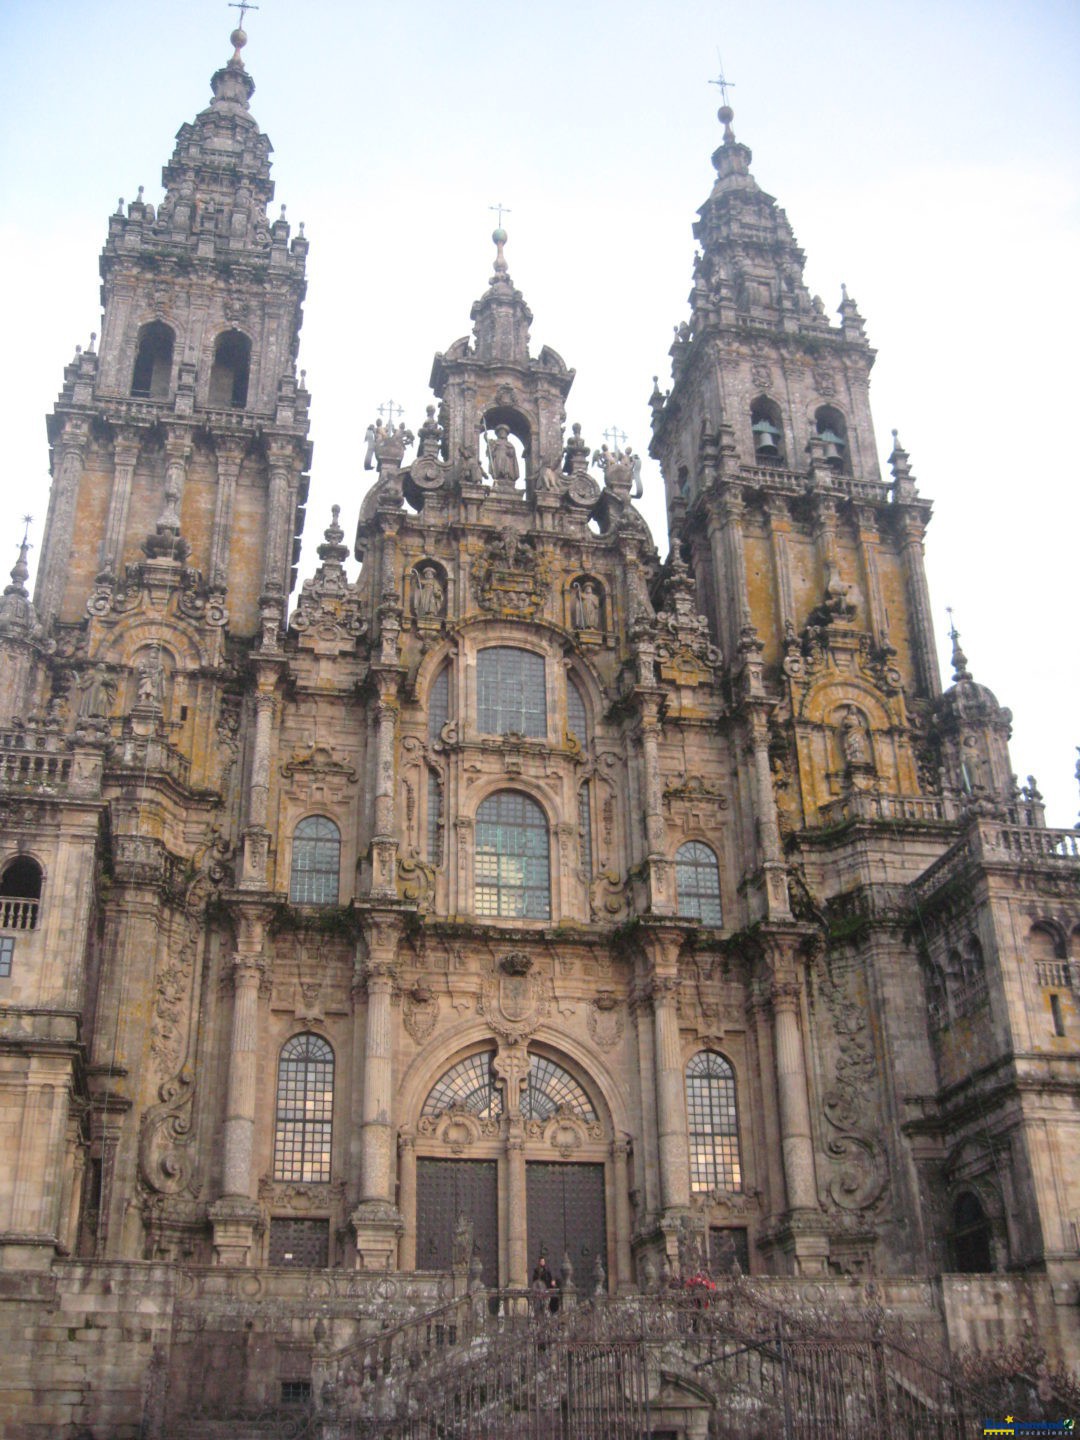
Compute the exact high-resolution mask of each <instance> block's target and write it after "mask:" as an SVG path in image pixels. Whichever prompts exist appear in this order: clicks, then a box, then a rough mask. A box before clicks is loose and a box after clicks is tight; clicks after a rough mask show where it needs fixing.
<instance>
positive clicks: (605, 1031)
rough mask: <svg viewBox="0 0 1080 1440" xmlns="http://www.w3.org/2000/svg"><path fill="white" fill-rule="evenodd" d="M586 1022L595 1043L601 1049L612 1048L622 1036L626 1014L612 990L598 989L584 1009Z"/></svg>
mask: <svg viewBox="0 0 1080 1440" xmlns="http://www.w3.org/2000/svg"><path fill="white" fill-rule="evenodd" d="M586 1023H587V1024H588V1027H589V1034H590V1036H591V1037H592V1040H593V1043H594V1044H595V1045H598V1046H599V1047H600V1049H601V1050H612V1049H614V1047H615V1046H616V1045H617V1044H618V1043H619V1041H620V1040H621V1039H622V1037H623V1030H624V1029H625V1027H626V1015H625V1009H624V1007H623V1006H622V1005H621V1004H620V1003H619V999H618V997H617V996H616V995H615V993H614V992H613V991H611V990H601V991H600V993H599V994H598V995H597V996H596V997H595V999H594V1000H593V1002H592V1004H591V1005H590V1006H589V1008H588V1010H587V1011H586Z"/></svg>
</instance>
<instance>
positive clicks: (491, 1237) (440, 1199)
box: [416, 1158, 607, 1291]
mask: <svg viewBox="0 0 1080 1440" xmlns="http://www.w3.org/2000/svg"><path fill="white" fill-rule="evenodd" d="M525 1190H526V1203H527V1214H526V1225H527V1235H528V1241H527V1246H528V1248H527V1254H528V1271H529V1275H530V1276H531V1275H532V1272H533V1270H534V1269H535V1267H536V1262H537V1260H538V1259H539V1258H540V1255H541V1254H544V1255H546V1256H547V1260H548V1266H549V1268H550V1269H551V1270H553V1271H554V1273H555V1274H556V1275H562V1271H563V1264H564V1262H563V1257H564V1255H569V1257H570V1260H571V1263H572V1265H573V1275H574V1283H575V1285H577V1287H578V1288H579V1289H581V1290H589V1291H591V1290H592V1289H593V1287H594V1285H595V1283H596V1258H597V1256H598V1255H599V1256H600V1259H601V1263H602V1264H603V1266H604V1269H605V1271H606V1269H607V1224H606V1219H605V1210H604V1166H603V1165H602V1164H584V1165H580V1164H572V1163H568V1162H566V1163H559V1162H550V1161H542V1160H537V1161H531V1160H530V1161H529V1162H528V1163H527V1164H526V1166H525ZM459 1215H465V1216H466V1217H467V1218H468V1220H469V1221H470V1222H471V1224H472V1233H473V1247H474V1253H475V1254H476V1255H478V1256H479V1259H480V1272H481V1276H482V1278H483V1281H484V1284H485V1285H487V1286H489V1287H495V1286H497V1285H498V1284H499V1180H498V1164H497V1162H496V1161H494V1160H451V1159H446V1160H443V1159H428V1158H419V1159H418V1160H417V1162H416V1265H417V1269H419V1270H449V1269H450V1267H451V1265H452V1263H453V1246H454V1230H455V1227H456V1225H457V1220H458V1216H459Z"/></svg>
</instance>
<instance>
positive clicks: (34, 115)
mask: <svg viewBox="0 0 1080 1440" xmlns="http://www.w3.org/2000/svg"><path fill="white" fill-rule="evenodd" d="M236 13H237V12H236V11H235V10H230V9H227V8H226V6H225V5H224V4H222V3H219V0H183V3H177V0H159V3H158V4H157V5H155V6H151V5H148V4H138V5H137V4H135V3H134V0H62V3H59V4H54V5H52V6H49V7H46V6H44V5H41V4H40V3H35V4H31V3H29V0H8V3H7V5H6V6H4V7H3V12H2V14H0V55H2V57H3V58H2V59H0V76H2V80H3V96H4V117H5V118H4V121H3V127H2V130H3V133H2V149H0V196H2V200H0V242H2V247H3V249H2V253H3V254H5V255H6V256H7V262H6V263H7V286H6V289H7V302H6V306H5V311H6V322H7V323H6V325H5V327H4V328H5V331H6V334H5V336H4V340H3V345H2V348H0V355H2V360H0V366H2V367H3V395H4V397H5V399H6V402H7V407H8V421H7V426H6V430H7V445H6V447H5V452H6V455H7V460H6V462H5V466H6V483H5V484H4V486H3V487H2V491H0V556H2V555H3V554H6V553H10V555H11V558H12V561H13V560H14V557H15V551H14V548H13V547H14V543H15V541H16V540H17V538H18V533H19V532H20V530H21V526H20V525H19V524H18V519H17V517H18V516H19V515H21V514H22V513H23V512H24V511H25V510H30V511H31V512H32V513H33V514H34V515H35V516H36V517H37V518H38V520H39V522H40V520H42V519H43V518H44V514H45V507H46V503H47V493H48V454H47V447H46V440H45V427H44V421H43V417H44V415H45V413H46V411H47V410H49V409H50V408H51V406H52V404H53V402H54V400H55V397H56V393H57V391H58V390H59V387H60V383H61V379H62V371H63V366H64V364H65V363H66V362H67V361H68V360H69V359H70V358H71V355H72V354H73V352H74V347H75V345H76V344H83V345H85V344H86V343H87V340H88V338H89V334H90V332H91V331H92V330H98V329H100V311H99V303H98V278H97V258H98V254H99V252H100V250H101V246H102V243H103V240H104V236H105V230H106V222H107V217H108V214H109V212H110V211H111V210H112V209H114V208H115V206H116V201H117V197H118V196H121V195H122V196H124V198H125V199H131V198H133V196H134V194H135V191H136V188H137V186H138V185H140V184H143V185H145V186H146V198H147V199H148V200H150V201H151V202H153V203H155V204H156V203H158V201H159V200H160V198H161V185H160V175H161V167H162V165H163V164H164V163H165V161H166V160H167V159H168V157H169V154H170V153H171V150H172V142H173V136H174V135H175V133H176V131H177V129H178V128H179V126H180V125H181V124H182V123H183V122H184V121H186V120H189V119H191V118H193V117H194V115H195V114H196V112H197V111H198V110H200V109H202V108H203V106H204V105H205V104H206V103H207V101H208V99H209V84H208V82H209V77H210V75H211V74H212V72H213V71H214V69H216V68H217V67H218V66H219V65H221V64H223V63H224V62H225V60H226V59H227V58H228V56H229V54H230V53H231V51H230V47H229V45H228V38H227V37H228V32H229V30H230V29H231V27H232V25H233V24H234V23H235V20H236ZM247 30H248V33H249V35H250V43H249V45H248V47H247V49H246V51H245V61H246V63H247V67H248V70H249V71H250V73H251V74H252V76H253V77H254V79H255V81H256V85H257V90H256V93H255V97H254V100H253V102H252V111H253V113H254V115H255V117H256V119H257V120H258V121H259V123H260V125H261V126H262V128H263V129H264V130H265V131H266V132H267V133H268V134H269V135H270V137H271V140H272V141H273V144H274V177H275V179H276V182H277V195H276V200H275V210H276V205H277V203H279V202H284V203H286V204H287V206H288V215H289V218H290V220H291V221H292V222H293V223H294V224H295V223H296V222H298V221H300V220H303V221H305V222H306V233H307V235H308V237H309V239H310V241H311V253H310V256H309V260H308V273H309V280H310V284H309V292H308V300H307V305H306V318H305V322H304V328H303V333H302V340H301V364H302V365H303V367H304V368H305V369H306V370H307V372H308V386H309V388H310V390H311V392H312V435H313V438H314V442H315V461H314V468H313V484H312V490H311V502H310V505H309V510H308V524H307V532H306V539H305V548H304V555H303V559H302V562H301V575H304V574H308V573H310V572H311V570H312V569H313V568H314V566H315V564H316V563H317V560H316V557H315V553H314V552H315V545H316V544H317V543H318V541H319V540H320V539H321V532H322V529H323V527H324V526H325V525H326V524H327V523H328V520H329V507H330V505H331V504H332V503H333V502H334V501H337V502H339V503H340V504H341V506H342V511H343V513H342V521H343V523H344V524H345V527H346V531H347V532H348V535H349V538H350V539H351V537H352V532H353V529H354V528H355V522H356V512H357V510H358V508H359V504H360V500H361V497H362V495H363V492H364V490H365V488H366V486H367V484H368V482H369V480H370V476H368V475H365V474H364V472H363V471H362V469H361V459H362V437H363V433H364V429H365V427H366V425H367V423H368V421H369V419H371V418H373V416H374V413H375V409H376V407H377V406H378V404H379V403H380V402H383V401H386V400H388V399H390V398H393V399H394V400H395V401H397V402H399V403H402V404H404V406H405V418H406V420H407V421H408V422H409V424H410V425H411V426H412V428H413V429H415V428H416V427H417V425H418V424H419V422H420V421H421V420H422V418H423V412H424V406H425V404H426V403H427V401H428V399H429V398H430V397H429V392H428V389H427V382H428V378H429V375H430V369H431V358H432V356H433V355H434V353H435V352H436V351H438V350H445V349H446V348H447V346H448V345H449V344H450V343H451V342H452V341H453V340H455V339H456V338H457V337H458V336H460V335H464V334H466V333H467V331H468V330H469V328H470V327H469V307H470V305H471V303H472V301H473V300H474V299H475V298H476V297H477V296H478V295H480V294H481V293H482V292H483V290H484V289H485V288H486V284H487V279H488V276H489V275H490V273H491V261H492V258H493V250H492V246H491V243H490V239H489V236H490V232H491V228H492V225H493V223H494V216H493V215H492V214H491V213H490V211H489V208H488V207H489V206H491V205H494V204H495V203H497V202H499V201H502V202H503V203H504V204H505V205H506V206H508V207H510V213H509V214H508V215H507V216H506V217H505V221H504V223H505V225H506V228H507V230H508V231H509V234H510V243H509V245H508V246H507V259H508V261H509V264H510V271H511V274H512V276H513V279H514V282H515V284H516V285H517V286H518V287H519V288H520V289H521V290H522V291H523V292H524V294H525V297H526V299H527V300H528V302H529V304H530V306H531V307H532V310H533V312H534V315H535V320H534V323H533V330H532V335H533V343H532V350H533V353H534V354H536V353H538V352H539V349H540V348H541V346H542V345H544V344H549V345H551V346H553V347H554V348H555V349H556V350H558V351H559V352H560V354H562V356H563V357H564V359H565V360H566V362H567V363H568V364H569V365H572V366H574V367H575V368H576V370H577V380H576V382H575V385H574V389H573V391H572V393H571V396H570V400H569V404H568V419H569V420H570V421H574V420H579V421H581V423H582V426H583V428H584V434H585V436H586V438H587V439H588V440H589V441H591V442H592V443H593V444H598V443H599V442H600V438H601V435H602V432H603V431H604V430H605V429H606V428H608V427H609V426H612V425H617V426H619V427H620V428H622V429H623V430H625V431H626V432H627V434H628V435H629V437H630V442H631V444H633V445H634V447H635V448H640V449H642V450H645V449H646V448H647V445H648V430H647V424H648V407H647V403H646V402H647V399H648V395H649V392H650V390H651V386H652V381H651V377H652V376H653V375H654V374H656V373H659V375H660V376H661V383H662V384H663V385H666V384H667V383H669V378H668V377H669V376H670V369H669V365H670V362H669V360H668V357H667V348H668V345H669V343H670V339H671V333H672V327H673V325H675V324H676V323H677V322H679V321H681V320H683V319H684V318H686V314H687V305H686V297H687V294H688V292H689V289H690V277H691V264H692V258H693V252H694V245H693V239H692V236H691V231H690V227H691V223H692V221H693V219H694V213H695V211H696V209H697V207H698V206H699V205H700V204H701V203H702V201H703V200H704V199H705V198H706V196H707V195H708V192H709V188H710V185H711V181H712V177H713V171H712V167H711V164H710V161H709V156H710V154H711V152H712V150H713V148H714V147H715V145H716V144H717V143H718V141H719V139H720V127H719V125H718V124H717V121H716V106H717V103H718V98H719V97H718V95H717V91H716V89H715V87H710V86H709V85H708V83H707V82H708V80H709V78H710V77H712V76H715V74H716V73H717V52H718V51H719V53H720V54H721V55H722V56H723V61H724V66H725V69H726V71H727V75H728V77H729V78H730V79H731V80H732V81H733V82H734V84H735V89H734V90H733V91H732V94H731V100H732V103H733V105H734V107H735V131H736V134H737V135H738V138H739V139H740V140H742V141H744V142H745V143H746V144H748V145H750V146H751V147H752V149H753V151H754V162H753V171H754V174H755V175H756V177H757V179H758V181H759V183H760V184H761V185H762V186H763V188H764V189H765V190H767V191H768V192H769V193H770V194H773V195H775V196H776V197H777V199H778V200H779V202H780V203H781V204H782V205H783V206H784V207H785V209H786V210H787V212H788V215H789V217H790V219H791V222H792V224H793V226H794V229H795V233H796V235H797V236H798V239H799V242H800V244H801V245H802V247H803V249H804V250H805V251H806V254H807V261H808V263H807V281H808V284H809V285H810V288H811V290H812V291H819V292H820V293H821V295H822V296H823V298H824V299H825V302H826V306H827V309H828V310H829V311H830V313H831V312H833V311H834V310H835V308H836V305H837V304H838V303H839V298H840V284H841V281H844V282H846V283H847V286H848V289H849V291H850V292H851V294H852V295H853V296H854V298H855V299H856V300H857V301H858V303H859V306H860V309H861V310H862V313H863V315H864V316H865V317H866V322H867V330H868V333H869V336H870V340H871V343H872V344H873V345H874V346H875V347H876V348H877V350H878V352H879V359H878V362H877V365H876V367H875V370H874V379H873V389H872V398H873V403H874V416H875V423H876V426H877V437H878V449H879V452H880V455H881V457H882V462H883V470H884V469H885V467H884V458H885V457H886V456H887V455H888V453H889V450H890V448H891V447H890V433H889V432H890V430H891V429H892V427H893V426H897V427H899V430H900V436H901V439H902V441H903V443H904V445H905V446H906V448H907V449H908V450H909V451H910V452H911V457H912V465H913V468H914V471H915V474H916V476H917V478H918V482H919V485H920V488H921V490H922V492H923V493H924V494H925V495H929V496H931V497H932V498H933V499H934V501H935V518H934V520H933V523H932V524H931V527H930V535H929V545H928V567H929V575H930V586H931V596H932V600H933V605H934V614H935V619H936V621H937V624H938V633H939V636H940V637H941V643H942V655H943V661H942V664H943V673H944V677H945V679H946V681H947V680H948V677H949V672H948V670H947V669H946V668H945V666H946V662H947V659H948V644H947V629H948V619H947V616H946V613H945V607H946V605H950V604H951V605H952V606H953V607H954V609H955V613H956V619H957V624H958V626H959V628H960V630H961V633H962V637H963V643H964V648H965V650H966V652H967V654H968V657H969V660H970V663H971V669H972V673H973V674H974V675H975V676H976V678H978V679H979V680H981V681H983V682H984V683H986V684H988V685H990V686H991V687H992V689H993V690H994V691H995V692H996V693H997V695H998V698H999V699H1000V700H1001V701H1002V703H1003V704H1006V705H1009V706H1010V707H1011V708H1012V710H1013V713H1014V716H1015V733H1014V737H1013V742H1012V756H1013V764H1014V767H1015V769H1016V770H1017V771H1018V772H1019V773H1020V775H1021V777H1023V776H1024V775H1026V774H1027V773H1028V772H1034V773H1035V775H1036V776H1037V777H1038V780H1039V784H1040V788H1041V789H1042V791H1043V792H1044V794H1045V795H1046V797H1047V801H1048V804H1049V819H1050V823H1051V824H1057V825H1071V824H1073V823H1074V822H1075V821H1076V818H1077V803H1078V802H1077V788H1076V782H1075V780H1074V778H1073V767H1074V765H1075V762H1076V752H1075V747H1076V745H1077V744H1080V721H1078V719H1077V709H1078V703H1077V702H1078V700H1080V665H1078V661H1077V653H1078V645H1077V637H1076V618H1075V617H1076V609H1077V607H1076V594H1077V589H1078V573H1077V569H1078V567H1077V543H1078V535H1080V524H1078V522H1080V500H1078V489H1080V473H1078V471H1080V466H1078V464H1077V444H1078V442H1077V429H1078V423H1077V417H1078V414H1080V404H1078V400H1077V391H1078V380H1080V373H1078V372H1080V362H1078V359H1077V355H1078V337H1080V283H1078V271H1080V203H1078V195H1080V184H1078V179H1080V175H1078V161H1077V156H1078V155H1080V101H1078V94H1080V90H1078V85H1077V77H1078V75H1080V7H1078V6H1077V5H1076V4H1075V0H1061V3H1057V0H1027V3H1024V4H1020V3H1011V4H1004V3H999V0H968V3H966V4H961V3H953V0H934V3H924V0H904V3H902V4H901V3H894V0H831V3H817V4H814V3H805V0H804V3H802V4H795V3H784V0H740V3H715V0H714V3H710V4H705V3H695V0H668V3H667V4H665V5H646V4H644V3H642V0H622V3H620V4H618V5H616V4H614V3H611V0H607V3H596V0H574V3H567V0H546V3H544V4H542V5H540V4H538V5H535V6H528V7H526V6H522V5H513V4H504V5H501V6H500V5H492V4H490V3H484V4H481V3H477V0H457V3H453V4H447V3H441V4H434V3H426V0H398V3H397V4H395V5H393V6H391V5H386V4H383V5H378V6H376V5H364V4H348V5H345V4H334V3H331V0H304V3H297V0H293V3H292V4H291V5H286V4H283V3H281V0H277V3H275V0H264V3H263V5H262V7H261V8H260V9H259V10H258V11H257V12H255V13H252V14H250V15H249V16H248V19H247ZM886 473H887V472H886ZM645 481H646V501H645V503H644V508H645V511H646V515H647V518H648V519H649V521H650V523H651V524H652V526H653V533H654V535H655V537H656V541H657V545H658V547H659V548H660V551H661V554H665V553H666V551H667V537H666V530H665V525H664V519H663V505H662V496H661V487H660V479H659V475H658V473H657V472H656V470H655V467H654V466H652V465H651V464H647V465H646V470H645ZM39 528H40V527H39ZM5 537H7V538H5ZM8 544H10V545H11V546H12V548H11V549H10V551H5V550H4V549H3V547H4V546H6V545H8ZM4 568H5V569H6V564H5V566H4ZM1070 616H1071V617H1072V619H1071V623H1070Z"/></svg>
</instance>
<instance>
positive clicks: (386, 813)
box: [371, 698, 398, 900]
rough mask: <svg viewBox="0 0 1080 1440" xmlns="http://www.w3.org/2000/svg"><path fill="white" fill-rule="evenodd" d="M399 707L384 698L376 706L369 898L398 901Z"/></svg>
mask: <svg viewBox="0 0 1080 1440" xmlns="http://www.w3.org/2000/svg"><path fill="white" fill-rule="evenodd" d="M397 719H398V707H397V705H396V704H395V703H393V702H392V701H390V700H389V699H387V698H382V699H380V700H379V702H378V703H377V704H376V706H375V726H376V728H375V776H374V783H375V832H374V834H373V835H372V837H371V895H372V898H373V899H375V898H378V899H386V900H394V899H396V898H397V838H396V836H395V834H394V784H395V779H394V776H395V769H396V767H395V763H394V756H395V745H394V741H395V737H396V734H397Z"/></svg>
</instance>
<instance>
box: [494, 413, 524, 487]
mask: <svg viewBox="0 0 1080 1440" xmlns="http://www.w3.org/2000/svg"><path fill="white" fill-rule="evenodd" d="M487 452H488V473H489V474H490V476H491V478H492V480H502V481H504V482H509V483H510V484H511V485H513V484H516V483H517V479H518V476H519V474H520V471H519V469H518V458H517V452H516V451H515V450H514V447H513V445H511V443H510V426H509V425H496V426H495V438H494V439H492V438H491V436H490V435H489V436H488V439H487Z"/></svg>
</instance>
